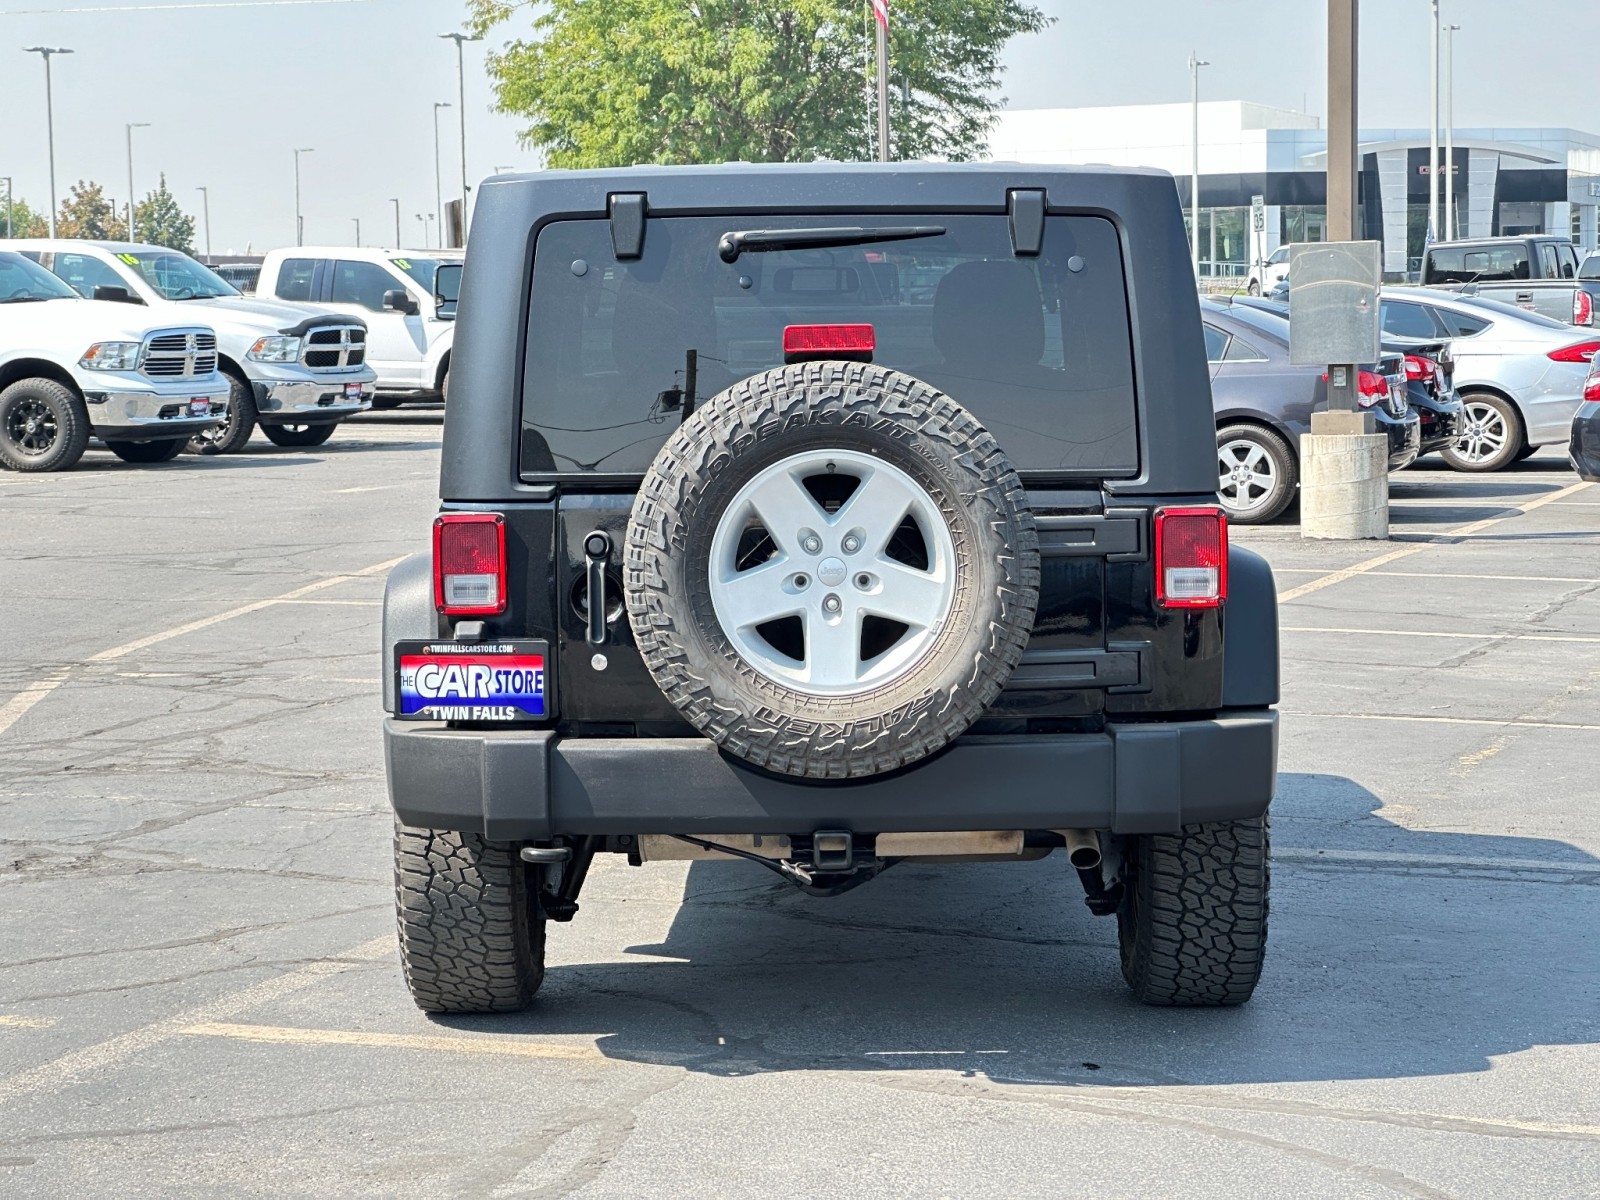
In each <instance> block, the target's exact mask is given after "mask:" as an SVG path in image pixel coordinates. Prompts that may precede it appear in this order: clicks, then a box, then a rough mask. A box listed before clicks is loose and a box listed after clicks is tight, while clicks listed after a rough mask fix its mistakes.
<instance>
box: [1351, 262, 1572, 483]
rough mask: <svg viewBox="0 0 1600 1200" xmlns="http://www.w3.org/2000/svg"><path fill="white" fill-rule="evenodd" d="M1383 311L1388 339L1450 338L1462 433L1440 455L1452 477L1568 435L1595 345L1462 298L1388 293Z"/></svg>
mask: <svg viewBox="0 0 1600 1200" xmlns="http://www.w3.org/2000/svg"><path fill="white" fill-rule="evenodd" d="M1382 305H1383V332H1384V336H1385V338H1420V339H1423V340H1427V341H1438V340H1439V339H1440V338H1449V339H1451V343H1450V344H1451V350H1452V351H1453V352H1454V354H1455V361H1456V368H1455V377H1454V384H1455V389H1456V392H1457V394H1458V395H1459V396H1460V397H1461V402H1462V406H1463V408H1464V410H1465V417H1466V432H1465V433H1464V435H1463V436H1462V439H1461V441H1460V443H1459V444H1458V445H1456V446H1455V447H1453V448H1451V449H1449V450H1445V451H1443V454H1444V457H1445V461H1446V462H1448V463H1449V464H1450V465H1451V466H1452V467H1454V468H1456V470H1458V471H1498V470H1500V469H1501V468H1502V467H1505V466H1507V465H1508V464H1510V463H1513V462H1515V461H1517V460H1518V459H1522V458H1526V457H1528V456H1529V455H1530V454H1532V453H1533V452H1534V451H1535V450H1536V449H1537V448H1538V447H1540V446H1548V445H1554V444H1556V443H1558V442H1559V443H1563V444H1564V443H1565V442H1566V441H1567V439H1568V438H1569V437H1570V436H1571V434H1572V416H1573V414H1574V413H1576V412H1577V411H1578V406H1579V405H1580V404H1582V403H1583V385H1584V380H1585V379H1586V378H1587V377H1588V374H1589V364H1590V361H1591V360H1592V359H1593V358H1594V356H1595V351H1596V350H1600V338H1596V337H1594V336H1593V335H1591V336H1589V337H1586V338H1585V337H1581V336H1580V331H1579V330H1578V329H1575V328H1574V327H1573V326H1571V325H1566V324H1563V323H1562V322H1560V321H1553V320H1551V319H1550V318H1549V317H1542V316H1540V315H1539V314H1538V313H1532V312H1528V311H1526V310H1525V309H1520V308H1513V307H1512V306H1511V305H1509V304H1502V303H1501V302H1500V301H1498V300H1489V299H1486V298H1483V297H1479V296H1472V295H1468V294H1465V293H1460V292H1446V291H1440V290H1437V289H1432V288H1385V289H1384V291H1383V301H1382Z"/></svg>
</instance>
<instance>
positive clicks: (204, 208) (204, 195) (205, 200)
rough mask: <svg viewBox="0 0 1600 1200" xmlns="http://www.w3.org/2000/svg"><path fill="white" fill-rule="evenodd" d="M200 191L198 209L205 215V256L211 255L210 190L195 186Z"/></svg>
mask: <svg viewBox="0 0 1600 1200" xmlns="http://www.w3.org/2000/svg"><path fill="white" fill-rule="evenodd" d="M195 191H197V192H199V193H200V205H201V208H200V211H201V213H202V214H204V216H205V222H206V257H207V258H210V257H211V190H210V189H209V188H207V187H204V186H201V187H197V188H195Z"/></svg>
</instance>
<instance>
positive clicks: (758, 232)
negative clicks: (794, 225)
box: [717, 225, 944, 263]
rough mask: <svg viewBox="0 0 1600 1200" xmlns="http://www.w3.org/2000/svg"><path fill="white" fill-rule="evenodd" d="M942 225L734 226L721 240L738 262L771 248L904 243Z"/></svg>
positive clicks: (724, 253)
mask: <svg viewBox="0 0 1600 1200" xmlns="http://www.w3.org/2000/svg"><path fill="white" fill-rule="evenodd" d="M943 233H944V226H942V225H886V226H883V227H882V228H878V229H866V228H863V227H861V226H859V225H844V226H836V227H834V228H830V229H738V230H733V229H730V230H729V231H728V232H727V233H725V234H723V235H722V237H721V239H720V240H719V241H718V242H717V253H718V254H719V255H721V257H722V261H723V262H728V263H731V262H738V261H739V255H741V254H746V253H749V254H760V253H765V252H767V251H769V250H797V249H800V248H802V247H806V246H860V245H864V244H866V243H868V242H903V241H907V240H909V239H911V238H928V237H939V236H940V235H941V234H943Z"/></svg>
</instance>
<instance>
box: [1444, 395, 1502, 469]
mask: <svg viewBox="0 0 1600 1200" xmlns="http://www.w3.org/2000/svg"><path fill="white" fill-rule="evenodd" d="M1462 408H1463V411H1464V413H1465V416H1466V420H1467V426H1466V430H1465V432H1463V433H1462V435H1461V440H1460V441H1459V442H1457V443H1456V453H1457V454H1459V455H1460V456H1461V457H1462V458H1464V459H1466V460H1467V461H1468V462H1483V461H1485V460H1486V459H1491V458H1493V457H1495V455H1497V454H1499V453H1500V452H1501V451H1503V450H1504V449H1505V448H1506V438H1507V437H1508V436H1509V433H1508V431H1507V430H1506V418H1505V415H1504V414H1503V413H1502V412H1501V411H1500V410H1499V409H1497V408H1495V407H1494V405H1492V404H1485V403H1484V402H1483V401H1482V400H1468V401H1467V402H1466V404H1465V405H1463V406H1462Z"/></svg>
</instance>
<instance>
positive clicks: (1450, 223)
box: [1444, 25, 1461, 241]
mask: <svg viewBox="0 0 1600 1200" xmlns="http://www.w3.org/2000/svg"><path fill="white" fill-rule="evenodd" d="M1460 28H1461V26H1459V25H1446V26H1445V27H1444V79H1445V84H1444V236H1445V240H1446V241H1449V240H1451V239H1452V238H1454V237H1455V236H1456V30H1458V29H1460Z"/></svg>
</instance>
